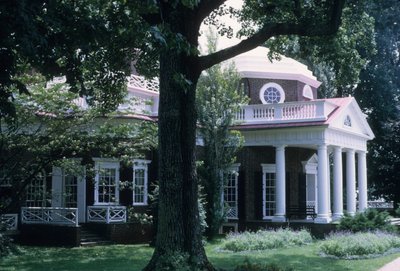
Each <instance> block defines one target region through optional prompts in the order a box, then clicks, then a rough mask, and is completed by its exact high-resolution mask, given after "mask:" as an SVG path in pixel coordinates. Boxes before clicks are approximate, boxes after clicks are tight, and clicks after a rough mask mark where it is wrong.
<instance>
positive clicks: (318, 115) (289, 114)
mask: <svg viewBox="0 0 400 271" xmlns="http://www.w3.org/2000/svg"><path fill="white" fill-rule="evenodd" d="M335 108H336V105H334V104H332V103H330V102H327V101H324V100H317V101H307V102H289V103H280V104H256V105H245V106H242V107H241V108H240V109H239V110H238V111H237V112H236V121H237V122H239V123H240V124H252V123H285V122H295V121H302V122H310V121H324V120H327V119H328V116H329V114H330V113H331V112H332V111H333V110H334V109H335Z"/></svg>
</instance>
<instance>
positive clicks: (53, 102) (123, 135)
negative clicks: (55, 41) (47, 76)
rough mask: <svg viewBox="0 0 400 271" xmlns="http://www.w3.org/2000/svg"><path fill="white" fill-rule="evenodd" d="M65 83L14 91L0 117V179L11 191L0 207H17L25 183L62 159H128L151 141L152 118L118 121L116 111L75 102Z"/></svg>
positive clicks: (2, 209) (40, 85) (86, 160)
mask: <svg viewBox="0 0 400 271" xmlns="http://www.w3.org/2000/svg"><path fill="white" fill-rule="evenodd" d="M65 87H66V86H65V85H64V84H56V85H54V86H53V87H50V88H45V87H44V85H43V84H35V85H32V86H31V87H30V95H26V94H19V95H15V100H14V107H15V115H14V116H13V117H4V118H1V120H2V121H3V123H2V125H1V130H0V154H1V155H0V168H1V172H0V173H1V175H0V177H1V179H0V181H1V182H2V184H3V185H4V184H9V185H11V187H12V191H13V193H12V194H11V195H10V197H6V196H5V195H4V194H3V195H2V197H1V202H0V212H7V211H9V210H14V209H15V208H16V207H17V206H19V205H20V201H21V200H23V199H24V198H25V197H24V195H25V191H26V189H25V188H26V187H27V186H28V185H29V184H30V183H32V181H33V180H34V179H35V178H41V177H42V176H40V175H41V173H42V172H43V171H44V170H47V169H49V168H51V166H52V165H57V163H58V164H59V163H60V161H62V160H65V159H67V158H68V159H69V158H82V160H83V161H82V163H83V164H87V163H90V162H91V157H92V156H93V155H98V156H99V157H101V156H106V157H122V159H125V160H127V161H128V159H129V158H132V157H138V156H142V155H144V152H145V151H147V150H150V148H151V147H154V146H155V143H154V142H155V140H154V138H155V136H156V132H155V131H156V130H155V124H154V123H145V122H138V121H137V122H135V123H134V122H132V123H128V124H119V123H118V120H117V119H116V117H117V116H113V115H111V114H108V115H104V114H100V112H99V111H98V110H97V108H95V107H93V108H87V109H85V108H82V107H81V106H79V105H78V104H77V101H78V100H77V99H78V96H77V95H76V94H74V93H72V92H68V91H66V89H65ZM64 164H65V163H64ZM65 165H67V164H65ZM73 166H74V165H68V168H70V167H73Z"/></svg>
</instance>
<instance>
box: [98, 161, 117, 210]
mask: <svg viewBox="0 0 400 271" xmlns="http://www.w3.org/2000/svg"><path fill="white" fill-rule="evenodd" d="M95 167H96V177H95V199H94V201H95V204H98V205H102V204H103V205H105V204H118V203H119V162H118V161H115V160H109V161H107V160H103V161H102V160H99V159H98V160H97V161H96V164H95Z"/></svg>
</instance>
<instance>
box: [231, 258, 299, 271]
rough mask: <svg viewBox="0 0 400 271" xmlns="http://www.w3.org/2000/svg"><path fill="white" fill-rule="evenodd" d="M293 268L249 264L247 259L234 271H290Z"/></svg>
mask: <svg viewBox="0 0 400 271" xmlns="http://www.w3.org/2000/svg"><path fill="white" fill-rule="evenodd" d="M290 270H293V268H282V267H279V266H277V265H276V264H265V265H261V264H258V263H256V264H255V263H250V261H249V260H248V259H246V261H245V262H244V263H243V264H241V265H238V266H237V267H236V268H235V270H234V271H290Z"/></svg>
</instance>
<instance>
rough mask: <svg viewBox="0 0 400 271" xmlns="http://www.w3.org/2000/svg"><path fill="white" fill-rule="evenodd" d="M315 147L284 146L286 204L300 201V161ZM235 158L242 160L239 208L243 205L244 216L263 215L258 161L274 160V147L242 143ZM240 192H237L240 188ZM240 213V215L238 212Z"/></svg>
mask: <svg viewBox="0 0 400 271" xmlns="http://www.w3.org/2000/svg"><path fill="white" fill-rule="evenodd" d="M314 153H315V151H314V150H310V149H304V148H293V147H288V148H286V150H285V160H286V172H287V180H286V186H287V187H288V192H287V194H288V195H287V199H288V201H287V204H288V205H298V202H299V175H300V174H303V168H302V164H301V162H302V161H306V160H308V159H309V158H310V157H311V156H312V155H313V154H314ZM237 162H238V163H241V165H240V169H239V172H243V175H244V178H240V176H239V181H244V182H245V184H244V186H241V185H239V187H241V188H242V189H244V190H245V191H244V193H245V202H243V203H242V204H244V206H242V209H245V217H243V219H245V220H258V219H262V216H261V215H260V212H262V175H261V173H262V167H261V164H275V148H274V147H268V146H263V147H245V148H243V149H242V150H241V151H240V153H239V154H238V156H237ZM239 194H240V192H239ZM239 217H242V216H240V215H239Z"/></svg>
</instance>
